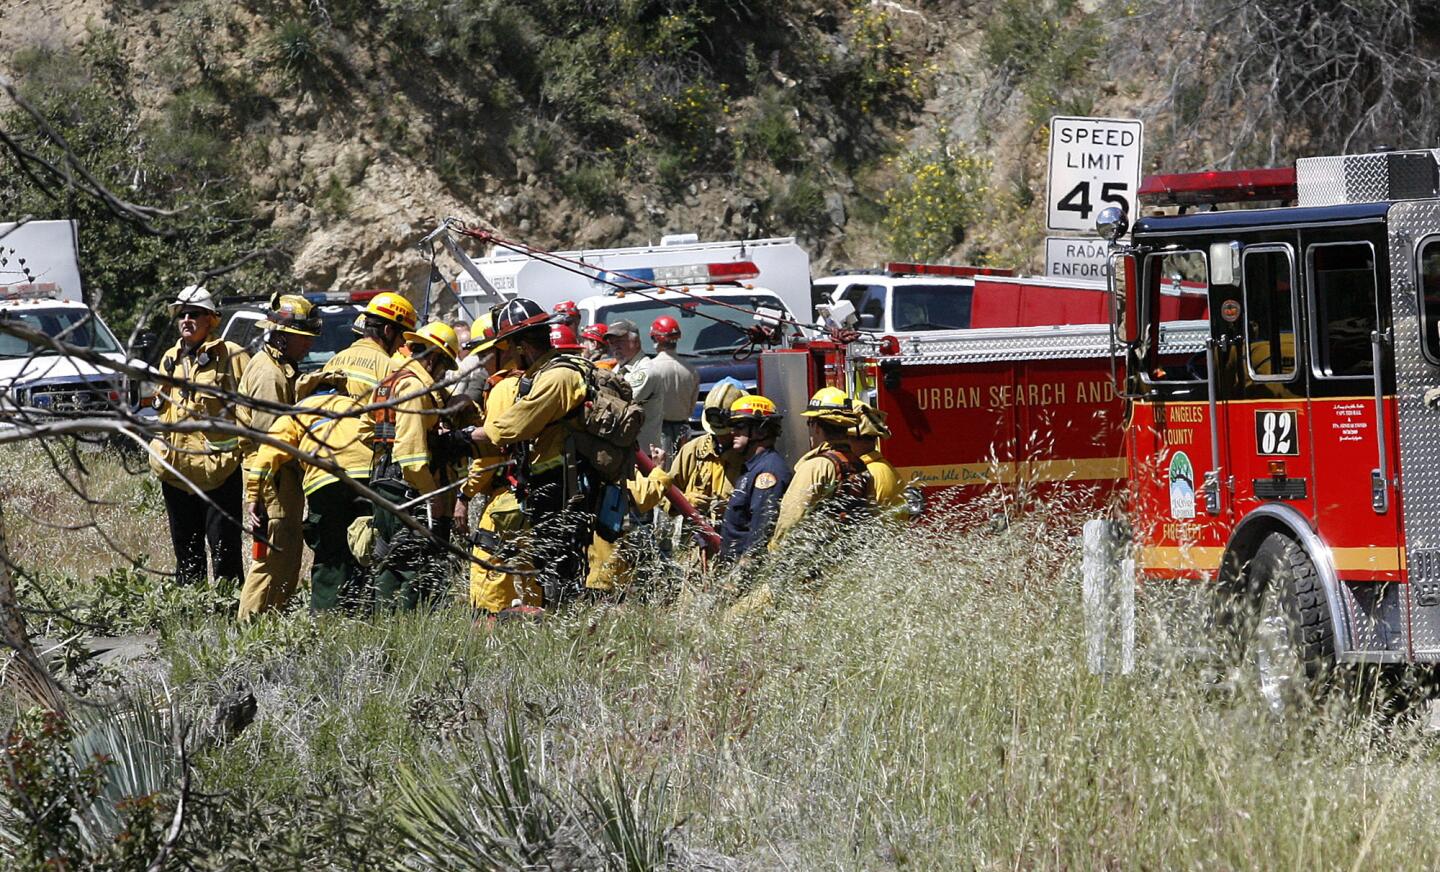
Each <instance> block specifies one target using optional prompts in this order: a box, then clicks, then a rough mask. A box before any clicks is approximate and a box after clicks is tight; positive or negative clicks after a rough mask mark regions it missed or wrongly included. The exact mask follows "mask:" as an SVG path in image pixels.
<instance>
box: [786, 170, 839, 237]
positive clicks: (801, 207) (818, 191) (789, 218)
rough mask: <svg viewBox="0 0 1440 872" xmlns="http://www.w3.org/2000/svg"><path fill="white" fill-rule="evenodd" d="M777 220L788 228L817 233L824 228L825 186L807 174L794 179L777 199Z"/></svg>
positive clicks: (815, 174)
mask: <svg viewBox="0 0 1440 872" xmlns="http://www.w3.org/2000/svg"><path fill="white" fill-rule="evenodd" d="M774 213H775V217H776V218H778V219H779V220H780V223H781V224H782V225H783V226H786V227H793V228H795V229H797V230H800V231H802V232H803V231H809V232H814V231H817V230H819V229H821V228H823V227H825V225H826V223H827V222H828V220H829V219H828V218H827V217H826V214H825V182H824V179H823V178H822V177H821V176H820V175H819V174H818V173H816V172H814V171H810V170H807V171H805V172H802V173H799V174H797V175H794V176H791V177H790V178H789V179H788V180H787V181H786V183H785V187H784V188H783V189H782V190H781V191H780V192H779V194H778V195H777V196H776V197H775V199H774Z"/></svg>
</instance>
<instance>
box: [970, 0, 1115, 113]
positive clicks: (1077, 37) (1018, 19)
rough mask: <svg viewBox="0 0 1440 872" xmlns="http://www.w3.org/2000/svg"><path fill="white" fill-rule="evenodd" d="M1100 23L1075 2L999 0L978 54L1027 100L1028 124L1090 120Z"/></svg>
mask: <svg viewBox="0 0 1440 872" xmlns="http://www.w3.org/2000/svg"><path fill="white" fill-rule="evenodd" d="M1100 23H1101V22H1100V18H1099V16H1097V15H1094V14H1091V13H1088V12H1085V11H1084V10H1083V9H1081V8H1080V7H1079V5H1078V4H1077V3H1076V2H1075V0H1001V2H1000V4H999V6H998V7H997V8H996V10H995V12H994V14H992V15H991V17H990V21H989V23H988V24H987V26H986V29H985V35H984V37H983V39H982V41H981V45H980V50H981V54H982V55H983V56H984V58H985V60H986V61H987V62H988V63H989V64H990V66H991V67H993V68H994V69H995V70H997V71H998V72H1000V73H1001V74H1002V75H1004V76H1006V77H1007V78H1009V79H1010V80H1011V81H1013V82H1015V83H1016V84H1017V85H1018V86H1019V88H1020V91H1021V92H1022V93H1023V94H1024V95H1025V100H1026V111H1027V112H1028V114H1029V116H1030V122H1031V124H1033V125H1035V126H1037V127H1039V126H1042V125H1047V124H1049V121H1050V116H1052V115H1055V114H1077V115H1088V114H1090V112H1091V111H1093V107H1094V99H1093V96H1092V95H1091V93H1090V87H1091V86H1090V82H1091V79H1090V69H1091V66H1092V62H1093V61H1094V60H1095V58H1096V57H1097V56H1098V55H1099V54H1100V50H1101V48H1102V47H1103V46H1104V34H1103V33H1102V31H1101V29H1100Z"/></svg>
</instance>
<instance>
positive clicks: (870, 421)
mask: <svg viewBox="0 0 1440 872" xmlns="http://www.w3.org/2000/svg"><path fill="white" fill-rule="evenodd" d="M858 405H859V407H860V421H859V423H857V424H856V425H855V435H856V436H861V437H865V438H873V439H889V438H890V425H888V424H886V423H885V419H886V418H888V417H890V416H889V415H887V414H885V413H884V412H882V411H880V410H879V409H877V408H875V407H874V406H872V405H869V404H868V403H859V404H858Z"/></svg>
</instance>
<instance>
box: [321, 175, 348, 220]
mask: <svg viewBox="0 0 1440 872" xmlns="http://www.w3.org/2000/svg"><path fill="white" fill-rule="evenodd" d="M354 199H355V194H354V192H353V191H351V189H350V185H349V184H348V183H346V181H345V180H344V179H342V178H340V176H338V175H336V174H335V173H331V174H330V175H329V176H327V177H326V178H325V185H324V186H323V187H322V188H321V189H320V192H319V193H318V194H316V195H315V208H316V210H317V211H318V212H319V213H320V215H321V217H323V218H325V219H328V220H335V219H337V218H344V217H345V216H347V215H349V214H350V207H351V206H352V205H353V202H354Z"/></svg>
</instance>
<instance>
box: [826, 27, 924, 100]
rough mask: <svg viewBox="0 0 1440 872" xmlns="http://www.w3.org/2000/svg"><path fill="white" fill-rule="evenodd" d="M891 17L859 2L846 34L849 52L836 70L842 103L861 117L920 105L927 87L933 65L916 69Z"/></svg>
mask: <svg viewBox="0 0 1440 872" xmlns="http://www.w3.org/2000/svg"><path fill="white" fill-rule="evenodd" d="M895 30H896V28H895V21H894V19H893V14H892V13H891V12H890V10H888V9H887V8H885V7H884V6H881V5H878V4H873V3H864V2H862V3H857V4H856V5H854V6H852V7H851V9H850V18H849V20H848V21H847V23H846V25H845V33H846V36H847V40H846V41H847V43H848V44H849V47H850V51H849V53H848V55H847V56H846V57H845V58H844V59H843V60H838V59H837V60H835V61H834V63H835V65H836V66H837V68H838V75H837V76H836V84H837V88H838V93H839V96H840V99H841V100H843V101H844V102H845V103H846V104H847V105H849V106H851V107H853V109H854V110H855V111H856V112H858V113H859V114H860V116H861V117H864V116H868V115H871V114H875V113H885V112H888V111H892V110H894V109H896V108H902V107H908V106H914V105H916V104H917V103H918V102H919V101H920V100H921V99H922V98H923V97H924V95H925V93H926V91H927V90H928V88H929V81H930V78H931V75H932V74H933V72H934V68H933V66H932V65H929V64H925V65H917V64H916V63H915V58H914V55H913V53H912V52H909V51H906V50H905V49H903V48H901V47H900V46H899V45H898V44H897V36H896V33H895Z"/></svg>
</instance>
